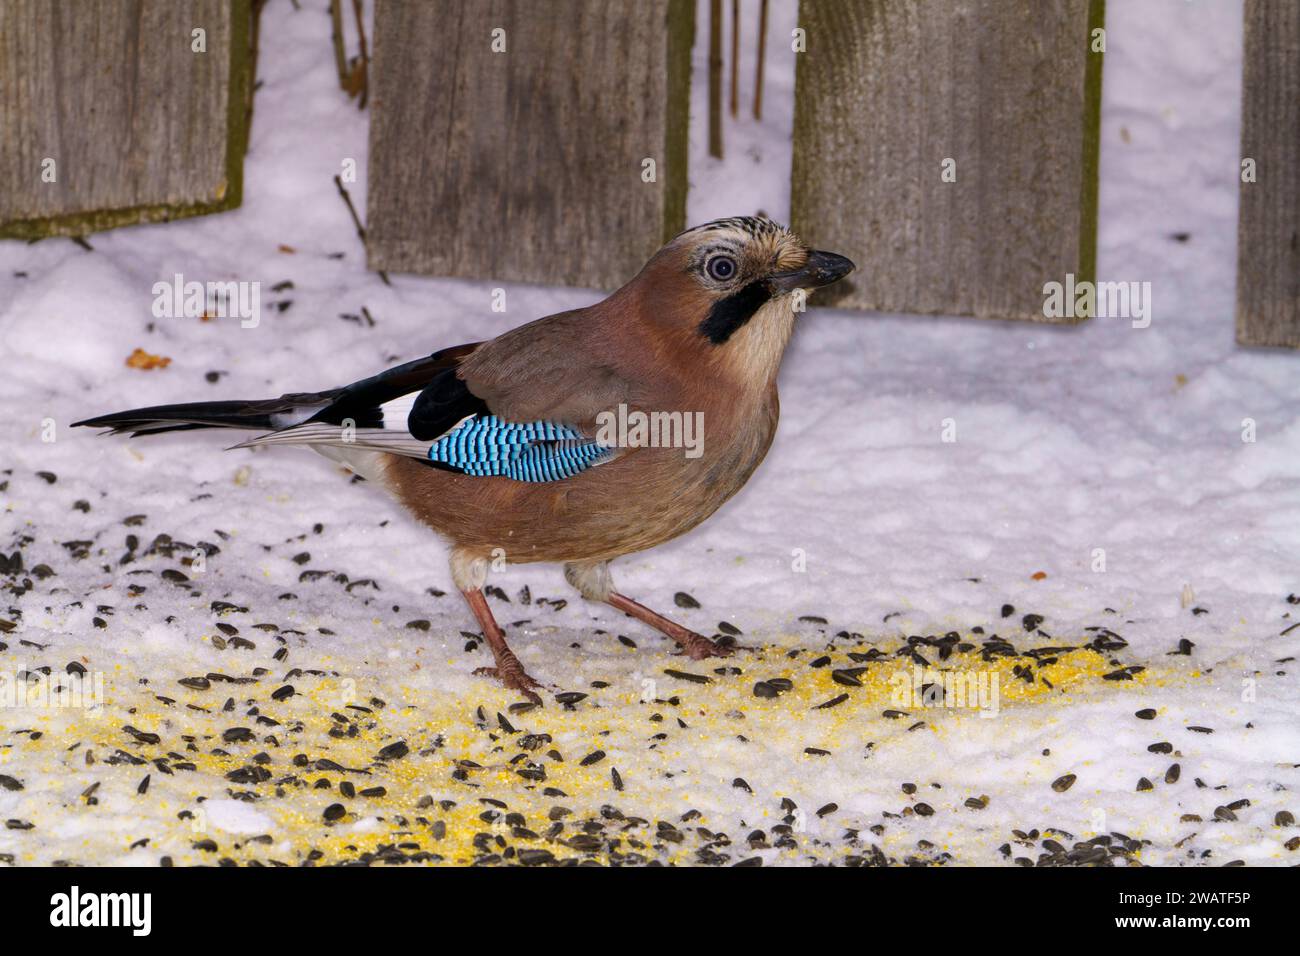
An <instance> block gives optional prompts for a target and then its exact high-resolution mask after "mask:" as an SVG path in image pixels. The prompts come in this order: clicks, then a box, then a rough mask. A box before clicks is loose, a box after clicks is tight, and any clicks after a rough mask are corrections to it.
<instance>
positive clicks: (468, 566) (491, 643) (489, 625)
mask: <svg viewBox="0 0 1300 956" xmlns="http://www.w3.org/2000/svg"><path fill="white" fill-rule="evenodd" d="M487 572H488V563H487V559H486V558H484V557H483V556H482V555H479V554H475V553H474V552H473V551H470V550H468V549H464V548H453V549H452V552H451V579H452V580H453V581H455V582H456V587H458V588H460V593H461V594H463V595H465V603H466V604H468V605H469V609H470V610H471V611H473V612H474V619H475V620H476V621H478V626H479V628H480V629H482V631H483V637H484V638H485V639H486V640H487V642H488V647H489V648H491V649H492V657H493V659H494V660H495V661H496V667H480V668H479V669H478V670H476V671H474V673H475V674H486V675H488V676H490V677H495V678H496V679H497V680H499V681H501V683H503V684H505V685H506V686H507V687H509V688H511V689H512V690H517V691H522V692H523V695H524V696H525V697H527V698H528V699H529V700H531V701H532V702H533V703H534V704H540V703H541V702H542V699H541V698H540V697H538V696H537V694H535V693H534V692H533V688H534V687H541V686H542V685H541V684H539V683H538V682H537V681H535V680H533V679H532V678H531V677H529V676H528V674H527V673H526V672H525V671H524V666H523V665H522V664H520V663H519V658H517V657H515V652H514V651H512V650H511V649H510V648H509V646H508V645H507V644H506V636H505V634H503V633H502V632H501V627H500V625H498V624H497V621H496V618H494V617H493V616H492V609H491V608H490V607H488V603H487V598H485V597H484V596H483V585H484V584H486V583H487Z"/></svg>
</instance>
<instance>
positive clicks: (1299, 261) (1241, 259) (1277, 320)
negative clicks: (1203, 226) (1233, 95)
mask: <svg viewBox="0 0 1300 956" xmlns="http://www.w3.org/2000/svg"><path fill="white" fill-rule="evenodd" d="M1242 87H1243V89H1242V109H1241V157H1242V168H1241V180H1242V182H1241V207H1240V211H1239V215H1238V219H1237V341H1238V342H1240V343H1242V344H1243V345H1286V346H1291V347H1292V348H1295V347H1297V346H1300V3H1296V2H1295V0H1246V43H1245V65H1244V72H1243V81H1242Z"/></svg>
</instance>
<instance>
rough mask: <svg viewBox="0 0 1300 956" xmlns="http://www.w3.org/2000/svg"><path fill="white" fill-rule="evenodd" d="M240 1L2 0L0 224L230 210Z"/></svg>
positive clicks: (43, 229)
mask: <svg viewBox="0 0 1300 956" xmlns="http://www.w3.org/2000/svg"><path fill="white" fill-rule="evenodd" d="M249 23H250V7H249V2H248V0H235V2H233V3H232V2H227V0H176V2H172V0H96V2H94V3H87V2H74V0H0V183H3V186H2V187H0V237H4V238H21V239H37V238H41V237H44V236H51V235H62V236H84V235H86V234H88V233H91V232H96V231H99V230H102V229H109V228H112V227H114V226H123V225H128V224H130V223H135V222H146V221H157V220H167V219H177V218H180V217H183V216H194V215H200V214H202V213H209V212H218V211H220V210H223V209H232V208H234V207H236V206H238V205H239V203H240V201H241V198H242V192H243V168H244V150H245V146H246V144H247V141H248V107H249V82H250V79H249V74H250V69H251V67H250V60H251V58H250V55H249V51H250V42H249Z"/></svg>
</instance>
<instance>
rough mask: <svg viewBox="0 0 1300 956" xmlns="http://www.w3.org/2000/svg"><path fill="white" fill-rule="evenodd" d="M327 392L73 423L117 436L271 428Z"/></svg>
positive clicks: (311, 409) (313, 408) (307, 410)
mask: <svg viewBox="0 0 1300 956" xmlns="http://www.w3.org/2000/svg"><path fill="white" fill-rule="evenodd" d="M330 399H331V393H329V392H320V393H312V394H305V395H285V396H283V397H281V398H270V399H263V400H259V401H227V402H188V403H185V404H181V405H154V406H151V407H149V408H132V409H128V410H127V411H124V412H113V413H111V414H109V415H100V416H99V417H97V418H87V419H86V420H84V421H80V422H74V423H73V426H74V427H76V426H78V425H85V426H88V427H91V428H107V429H109V430H110V431H109V433H110V434H113V435H119V434H122V433H123V432H128V433H130V435H131V436H132V437H135V436H137V435H157V434H159V433H161V432H171V431H183V430H186V429H191V428H239V429H252V430H256V431H272V430H275V429H279V428H285V427H288V426H290V425H296V424H298V423H299V422H303V421H306V420H307V419H308V418H310V417H311V416H312V415H314V414H315V413H316V412H317V411H319V410H320V409H321V408H324V407H325V406H326V405H328V404H329V403H330Z"/></svg>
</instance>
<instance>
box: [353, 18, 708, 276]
mask: <svg viewBox="0 0 1300 956" xmlns="http://www.w3.org/2000/svg"><path fill="white" fill-rule="evenodd" d="M497 29H500V30H503V31H504V33H501V34H496V36H495V39H496V40H497V43H498V45H499V44H500V43H501V42H504V44H505V51H504V52H494V50H493V41H494V33H493V31H494V30H497ZM693 34H694V7H693V3H692V2H691V0H643V2H640V3H637V4H636V5H622V4H611V3H606V2H604V0H547V2H544V3H540V2H522V0H476V2H474V3H461V2H457V0H427V2H409V0H379V2H378V4H377V6H376V10H375V38H374V59H373V61H372V64H371V68H372V73H371V90H372V96H373V99H372V101H371V110H372V115H371V123H370V172H369V191H368V196H369V198H368V203H367V205H368V212H367V220H368V222H367V228H368V235H367V242H366V248H367V251H368V258H369V264H370V267H371V268H372V269H384V270H388V271H391V272H422V273H428V274H433V275H453V276H465V277H473V278H488V277H490V278H497V279H505V280H516V281H525V282H545V283H561V284H569V285H584V286H593V287H597V288H612V287H615V286H618V285H621V284H622V283H623V282H626V281H627V280H628V279H630V278H631V277H632V276H633V275H634V274H635V273H636V271H637V270H638V269H639V268H640V267H641V265H642V264H644V262H645V261H646V259H647V258H649V256H650V255H651V254H652V253H653V252H654V251H655V250H656V249H657V248H658V247H659V245H660V244H662V243H663V241H664V239H665V238H666V237H668V236H670V235H673V234H675V233H676V232H677V231H679V230H681V229H682V228H683V227H684V225H685V217H686V187H687V180H686V136H687V123H688V111H689V96H690V48H691V42H692V38H693ZM647 159H651V160H653V161H654V164H655V169H654V175H655V181H654V182H645V181H644V180H643V170H644V168H645V167H644V165H643V164H644V161H645V160H647Z"/></svg>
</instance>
